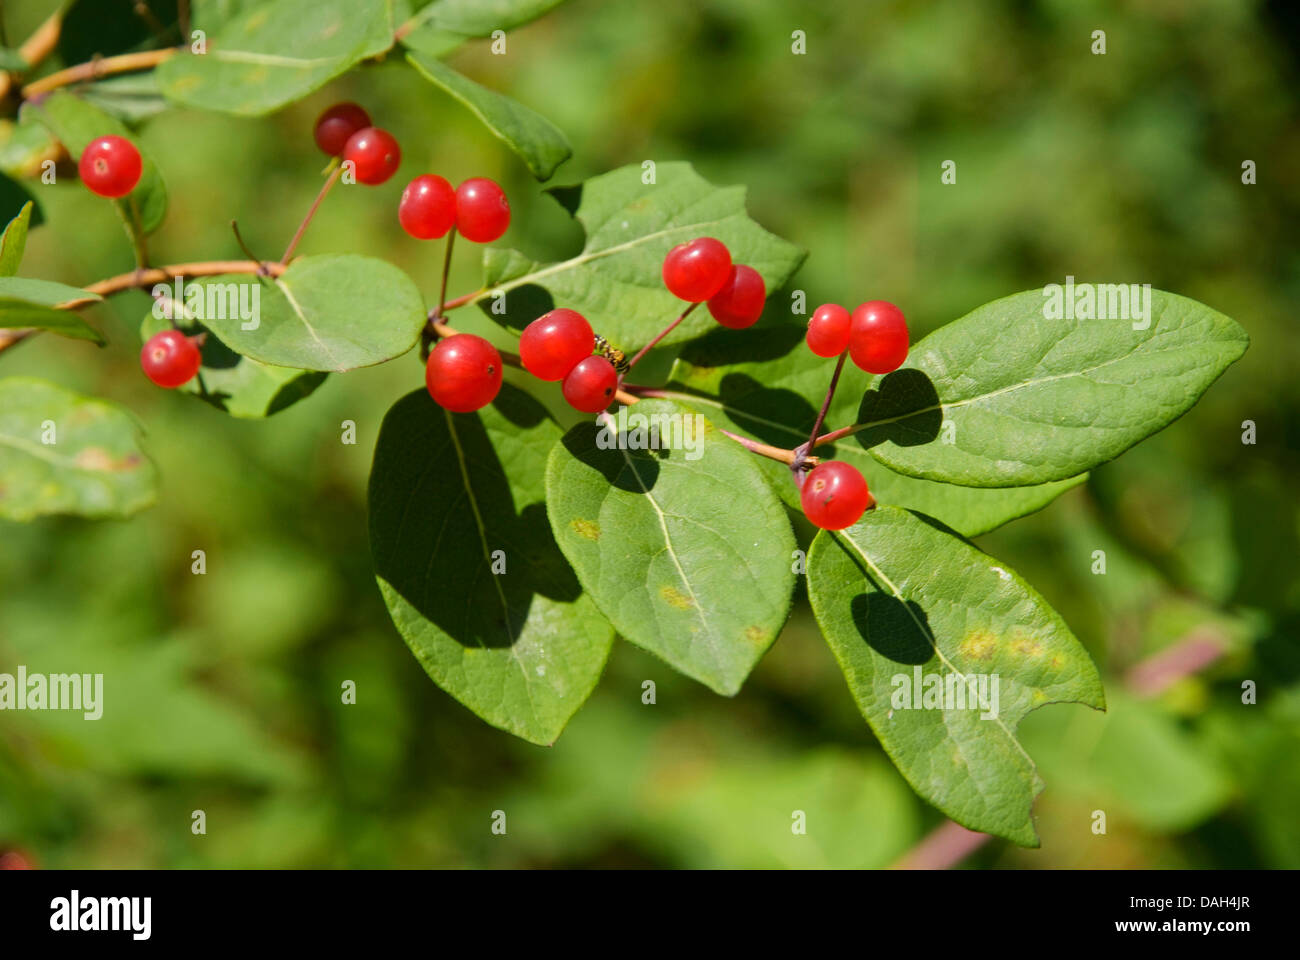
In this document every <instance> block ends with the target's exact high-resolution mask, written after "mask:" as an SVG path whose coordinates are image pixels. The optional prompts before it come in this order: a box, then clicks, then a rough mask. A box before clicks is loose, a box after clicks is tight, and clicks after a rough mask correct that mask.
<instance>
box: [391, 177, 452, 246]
mask: <svg viewBox="0 0 1300 960" xmlns="http://www.w3.org/2000/svg"><path fill="white" fill-rule="evenodd" d="M397 219H398V221H400V222H401V224H402V229H403V230H405V231H406V232H407V233H409V234H410V235H411V236H413V237H415V239H417V240H437V239H438V238H439V237H442V236H446V234H447V231H448V230H450V229H451V228H452V227H454V226H455V225H456V191H455V190H454V189H452V186H451V184H450V183H448V182H447V180H446V179H445V178H443V177H439V176H437V175H436V174H432V173H424V174H421V175H420V176H418V177H416V178H415V179H414V180H412V181H411V182H410V183H408V184H407V185H406V189H405V190H403V191H402V199H401V201H400V202H399V203H398V204H397Z"/></svg>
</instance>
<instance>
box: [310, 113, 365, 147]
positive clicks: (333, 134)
mask: <svg viewBox="0 0 1300 960" xmlns="http://www.w3.org/2000/svg"><path fill="white" fill-rule="evenodd" d="M368 126H370V114H368V113H366V111H365V110H363V109H362V108H361V107H359V106H357V105H356V104H355V103H336V104H334V106H332V107H330V108H329V109H328V110H326V111H325V112H324V113H322V114H321V115H320V118H319V119H318V120H317V121H316V130H315V136H316V146H318V147H320V148H321V149H322V150H324V151H325V153H326V154H328V155H329V156H331V157H337V156H338V155H339V154H340V153H342V152H343V148H344V147H346V146H347V144H348V140H349V139H350V138H351V137H352V134H354V133H356V132H357V131H358V130H361V129H364V128H365V127H368Z"/></svg>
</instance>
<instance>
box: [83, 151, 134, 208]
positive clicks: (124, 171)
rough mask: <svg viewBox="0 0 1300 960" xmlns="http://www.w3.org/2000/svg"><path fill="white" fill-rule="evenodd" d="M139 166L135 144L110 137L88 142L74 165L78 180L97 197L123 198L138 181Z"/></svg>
mask: <svg viewBox="0 0 1300 960" xmlns="http://www.w3.org/2000/svg"><path fill="white" fill-rule="evenodd" d="M143 169H144V163H143V161H141V159H140V151H139V150H137V149H136V148H135V144H133V143H132V142H131V141H130V140H127V139H125V138H123V137H112V136H109V137H99V138H98V139H95V140H92V141H90V145H89V146H87V147H86V149H85V150H83V151H81V162H80V163H79V164H78V165H77V172H78V173H79V174H80V175H81V182H82V183H84V184H85V185H86V186H87V187H89V188H90V190H91V191H92V192H93V193H97V194H99V195H100V196H101V197H125V196H126V195H127V194H128V193H130V192H131V191H132V190H134V189H135V185H136V184H137V183H139V182H140V172H141V171H142V170H143Z"/></svg>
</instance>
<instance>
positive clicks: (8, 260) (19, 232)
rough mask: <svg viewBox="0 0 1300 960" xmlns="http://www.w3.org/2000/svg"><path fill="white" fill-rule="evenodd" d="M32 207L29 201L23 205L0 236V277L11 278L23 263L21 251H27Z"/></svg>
mask: <svg viewBox="0 0 1300 960" xmlns="http://www.w3.org/2000/svg"><path fill="white" fill-rule="evenodd" d="M32 206H33V203H32V201H31V200H28V201H27V202H26V203H24V204H23V208H22V209H21V210H19V211H18V216H16V217H14V218H13V219H12V220H10V221H9V225H8V226H6V227H5V232H4V234H3V235H0V277H12V276H13V275H14V274H16V273H17V272H18V265H19V264H20V263H22V261H23V251H24V250H26V249H27V229H28V227H30V226H31V220H32Z"/></svg>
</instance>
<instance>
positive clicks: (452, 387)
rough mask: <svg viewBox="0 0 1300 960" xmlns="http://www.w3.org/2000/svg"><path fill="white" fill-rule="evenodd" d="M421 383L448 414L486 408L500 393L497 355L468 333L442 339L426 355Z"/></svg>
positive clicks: (486, 344) (480, 338)
mask: <svg viewBox="0 0 1300 960" xmlns="http://www.w3.org/2000/svg"><path fill="white" fill-rule="evenodd" d="M424 383H425V385H426V386H427V387H428V388H429V396H431V397H433V399H434V400H436V401H437V402H438V404H439V406H441V407H444V408H445V409H447V410H450V411H451V412H452V413H470V412H471V411H474V410H478V409H479V408H480V407H486V406H487V405H488V404H489V403H491V402H492V401H493V400H495V399H496V395H497V394H498V393H499V392H500V391H501V354H499V353H497V348H496V347H494V346H492V344H490V343H488V342H487V341H486V340H484V339H483V338H482V337H476V336H474V334H472V333H458V334H455V335H454V336H450V337H444V338H443V339H442V340H439V341H438V345H437V346H435V347H434V348H433V350H432V351H430V353H429V363H428V365H427V366H426V367H425V368H424Z"/></svg>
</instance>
